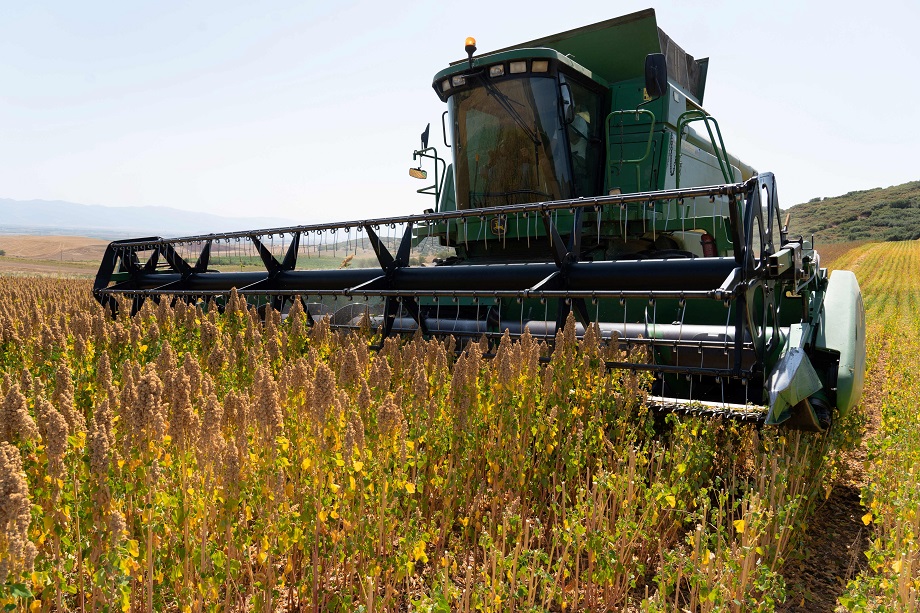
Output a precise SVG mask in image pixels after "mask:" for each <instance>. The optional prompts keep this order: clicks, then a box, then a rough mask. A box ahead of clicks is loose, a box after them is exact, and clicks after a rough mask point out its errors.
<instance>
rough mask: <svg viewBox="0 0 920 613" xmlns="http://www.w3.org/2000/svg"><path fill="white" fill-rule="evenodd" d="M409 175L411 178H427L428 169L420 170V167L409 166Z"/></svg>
mask: <svg viewBox="0 0 920 613" xmlns="http://www.w3.org/2000/svg"><path fill="white" fill-rule="evenodd" d="M409 176H410V177H412V178H413V179H427V178H428V171H427V170H422V169H421V168H410V169H409Z"/></svg>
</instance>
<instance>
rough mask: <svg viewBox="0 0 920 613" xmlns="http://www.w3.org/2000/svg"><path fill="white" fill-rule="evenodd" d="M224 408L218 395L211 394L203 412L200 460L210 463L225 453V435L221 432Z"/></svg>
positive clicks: (200, 461) (199, 450)
mask: <svg viewBox="0 0 920 613" xmlns="http://www.w3.org/2000/svg"><path fill="white" fill-rule="evenodd" d="M223 415H224V409H223V407H222V406H221V405H220V402H218V401H217V396H215V395H214V394H210V395H209V396H208V400H207V402H205V404H204V410H203V411H202V413H201V439H200V441H199V444H198V462H199V464H201V465H205V464H210V463H212V462H214V461H215V460H217V459H219V458H220V457H221V456H222V455H223V450H224V445H225V442H224V437H223V434H222V433H221V427H220V425H221V421H222V420H223Z"/></svg>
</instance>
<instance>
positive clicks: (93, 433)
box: [88, 400, 112, 479]
mask: <svg viewBox="0 0 920 613" xmlns="http://www.w3.org/2000/svg"><path fill="white" fill-rule="evenodd" d="M103 402H106V403H107V402H108V401H107V400H103ZM97 413H98V411H97ZM88 442H89V465H90V468H91V469H92V471H93V474H94V475H95V476H96V478H97V479H100V478H104V477H105V475H106V474H108V472H109V462H110V461H111V458H112V441H110V440H109V436H108V432H107V431H106V427H105V425H100V424H99V423H98V422H97V421H96V419H95V417H92V418H90V420H89V441H88Z"/></svg>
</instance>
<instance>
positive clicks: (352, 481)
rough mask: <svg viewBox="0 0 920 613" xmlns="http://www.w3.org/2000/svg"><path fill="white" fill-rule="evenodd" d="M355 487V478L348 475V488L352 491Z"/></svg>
mask: <svg viewBox="0 0 920 613" xmlns="http://www.w3.org/2000/svg"><path fill="white" fill-rule="evenodd" d="M355 485H356V483H355V478H354V477H353V476H352V475H348V487H350V488H351V490H352V491H354V490H355Z"/></svg>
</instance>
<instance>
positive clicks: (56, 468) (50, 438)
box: [35, 398, 69, 477]
mask: <svg viewBox="0 0 920 613" xmlns="http://www.w3.org/2000/svg"><path fill="white" fill-rule="evenodd" d="M35 414H36V415H37V416H38V429H39V432H40V433H41V436H42V443H44V445H45V453H46V454H47V455H48V472H49V473H50V474H51V476H52V477H57V476H59V475H60V473H61V470H62V469H63V464H62V461H63V459H64V454H66V453H67V435H68V434H69V432H68V429H67V420H65V419H64V416H63V415H61V414H60V413H59V412H58V410H57V409H55V408H54V405H52V404H51V403H50V402H48V401H47V400H45V399H44V398H39V399H38V404H37V405H36V407H35Z"/></svg>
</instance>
